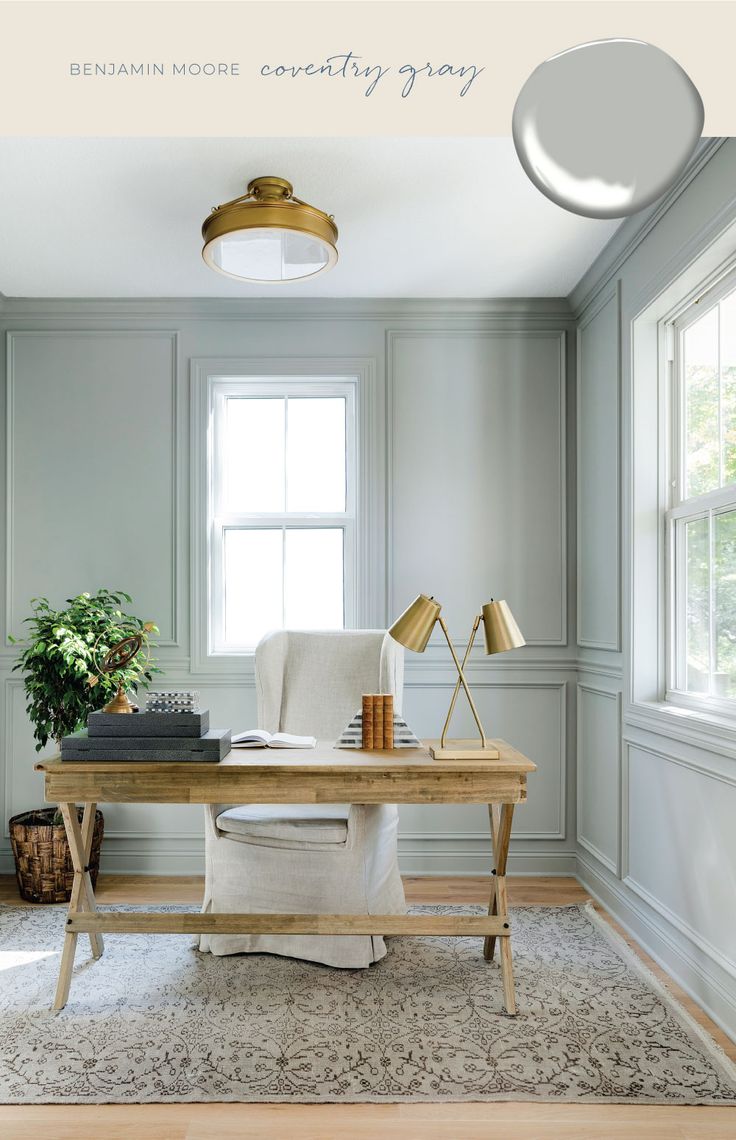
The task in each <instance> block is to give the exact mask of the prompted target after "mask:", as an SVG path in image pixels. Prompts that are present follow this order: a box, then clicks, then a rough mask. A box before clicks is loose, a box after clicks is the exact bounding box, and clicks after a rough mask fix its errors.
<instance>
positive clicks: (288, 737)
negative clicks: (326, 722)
mask: <svg viewBox="0 0 736 1140" xmlns="http://www.w3.org/2000/svg"><path fill="white" fill-rule="evenodd" d="M316 743H317V739H316V737H314V736H292V734H291V733H290V732H274V733H270V732H266V730H265V728H249V729H248V730H247V732H238V733H236V735H235V736H234V737H233V738H232V740H231V741H230V744H231V747H232V748H314V746H315V745H316Z"/></svg>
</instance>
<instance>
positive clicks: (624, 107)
mask: <svg viewBox="0 0 736 1140" xmlns="http://www.w3.org/2000/svg"><path fill="white" fill-rule="evenodd" d="M704 117H705V116H704V110H703V102H702V99H701V98H700V95H699V93H698V90H697V88H696V87H695V85H694V84H693V82H692V80H691V79H690V78H689V76H688V75H687V74H686V73H685V72H684V71H683V70H682V68H681V67H680V65H679V64H678V63H676V62H675V60H674V59H672V57H671V56H669V55H667V53H666V52H664V51H661V50H660V48H657V47H654V45H653V44H648V43H643V42H642V41H641V40H629V39H610V40H596V41H594V42H592V43H587V44H580V45H579V46H578V47H573V48H570V49H568V50H567V51H563V52H560V53H559V55H554V56H552V57H551V58H550V59H548V60H546V61H545V62H544V63H542V64H540V66H539V67H538V68H536V70H535V71H533V72H532V74H531V75H530V76H529V78H528V79H527V81H526V83H525V84H524V86H523V87H522V89H521V92H520V94H519V97H518V99H517V101H516V105H515V107H514V113H513V119H512V133H513V138H514V146H515V147H516V153H517V154H518V156H519V160H520V162H521V165H522V166H523V168H524V170H525V172H526V174H527V175H528V177H529V178H530V179H531V181H532V182H533V183H534V185H535V186H536V187H537V188H538V189H539V190H541V192H542V193H543V194H545V195H546V196H547V197H548V198H550V199H551V200H552V201H553V202H556V203H557V205H559V206H562V207H564V209H566V210H569V211H570V212H571V213H573V214H581V215H582V216H583V217H588V218H623V217H628V215H629V214H634V213H636V212H637V210H641V209H643V208H644V207H645V206H648V205H649V204H650V203H651V202H654V201H655V200H656V199H657V198H659V197H660V196H661V195H662V194H664V193H665V191H666V190H667V189H668V188H669V187H670V186H671V185H672V184H673V182H675V180H676V179H677V178H678V176H679V175H680V174H681V173H682V171H683V170H684V168H685V166H686V165H687V163H688V161H689V160H690V158H691V156H692V154H693V152H694V150H695V147H696V146H697V144H698V140H699V139H700V136H701V133H702V130H703V121H704Z"/></svg>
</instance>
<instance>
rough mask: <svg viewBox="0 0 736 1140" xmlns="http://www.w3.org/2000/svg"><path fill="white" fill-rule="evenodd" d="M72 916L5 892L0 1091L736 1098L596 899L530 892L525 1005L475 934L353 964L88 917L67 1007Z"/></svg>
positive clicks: (32, 1099)
mask: <svg viewBox="0 0 736 1140" xmlns="http://www.w3.org/2000/svg"><path fill="white" fill-rule="evenodd" d="M115 909H123V908H115ZM124 909H137V908H124ZM162 909H167V910H189V909H191V908H189V907H166V908H162ZM414 909H415V911H420V912H428V911H429V912H433V913H441V914H446V913H452V910H453V908H450V907H419V908H414ZM461 910H462V912H463V913H466V914H467V913H471V914H472V913H482V911H481V908H479V907H463V908H461ZM63 928H64V910H63V909H62V908H59V907H53V908H49V907H38V908H22V907H1V908H0V1103H3V1104H42V1103H45V1104H56V1103H65V1102H66V1103H79V1104H83V1103H95V1104H100V1103H111V1104H127V1103H136V1102H141V1101H145V1102H165V1103H171V1102H175V1101H190V1102H191V1101H243V1102H248V1101H251V1102H254V1101H299V1102H319V1101H322V1102H326V1101H344V1102H362V1101H457V1100H475V1101H486V1100H488V1101H494V1100H496V1101H498V1100H549V1101H558V1102H560V1101H577V1102H599V1103H605V1102H635V1103H639V1104H672V1105H677V1104H711V1105H724V1104H730V1105H733V1104H736V1067H735V1066H733V1065H732V1064H731V1063H730V1061H729V1060H728V1059H727V1057H726V1056H725V1054H724V1053H722V1051H721V1050H719V1049H718V1047H717V1046H716V1045H715V1043H714V1042H713V1041H712V1040H711V1039H710V1038H709V1037H708V1036H707V1035H706V1034H705V1033H704V1032H703V1031H702V1030H701V1029H699V1027H698V1026H697V1025H696V1024H695V1022H693V1021H692V1019H691V1018H689V1017H688V1015H687V1014H686V1013H685V1012H684V1011H683V1010H682V1009H681V1008H680V1007H679V1006H677V1005H676V1004H675V1003H674V1002H673V1001H672V999H671V998H670V997H669V996H668V995H667V993H666V991H665V990H664V988H663V987H662V986H661V985H660V984H659V982H658V981H657V980H656V979H655V978H654V976H653V975H652V974H650V973H649V971H647V970H646V969H645V967H644V966H643V965H642V964H641V963H640V961H639V960H638V959H637V958H636V956H635V955H634V954H632V953H631V951H630V950H629V949H628V947H627V946H626V944H625V943H624V942H623V940H622V939H620V938H618V936H616V935H615V934H613V933H612V932H611V931H610V929H609V928H608V927H607V926H606V925H605V924H604V923H603V922H602V921H601V920H600V919H599V918H598V917H597V916H596V915H595V913H594V912H593V910H592V908H587V907H580V906H567V907H529V908H521V909H518V910H516V911H515V912H514V929H515V935H514V957H515V970H516V980H517V1000H518V1003H519V1008H520V1011H521V1012H520V1014H519V1016H517V1017H509V1016H508V1015H507V1014H505V1013H504V1012H503V1007H502V988H501V978H500V971H499V967H498V964H497V962H494V963H493V964H489V963H486V962H484V961H483V958H482V955H481V941H480V939H477V938H457V939H453V938H394V939H392V940H391V941H390V943H389V953H388V955H387V956H386V958H384V959H383V961H381V962H379V963H378V964H377V965H375V966H372V967H371V968H370V969H368V970H336V969H330V968H327V967H324V966H316V965H310V964H308V963H305V962H297V961H293V960H290V959H283V958H276V957H269V956H268V955H240V956H233V957H229V958H215V957H213V956H212V955H210V954H200V953H199V952H198V951H196V950H194V949H193V948H192V944H191V940H190V939H189V938H186V937H182V936H180V935H164V936H162V935H158V936H152V935H119V936H117V937H115V936H107V939H106V950H105V955H104V957H103V958H102V959H101V960H100V961H98V962H95V963H93V962H92V960H91V959H90V958H89V956H88V955H89V948H88V947H89V944H88V942H87V939H86V938H84V937H80V945H79V949H78V952H77V954H78V959H79V962H80V964H79V965H78V966H77V968H76V971H75V976H74V981H73V983H72V990H71V998H70V1002H69V1005H68V1006H67V1007H66V1009H65V1010H63V1011H62V1012H61V1013H60V1014H56V1015H55V1014H53V1013H52V1012H51V1011H50V1009H49V1005H50V1002H51V1000H52V997H53V993H54V988H55V984H56V974H57V969H58V965H59V947H60V945H61V939H62V935H63Z"/></svg>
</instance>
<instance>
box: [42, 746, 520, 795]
mask: <svg viewBox="0 0 736 1140" xmlns="http://www.w3.org/2000/svg"><path fill="white" fill-rule="evenodd" d="M491 743H492V744H493V745H494V746H495V747H497V748H498V751H499V758H498V759H497V760H434V759H432V757H431V756H430V754H429V751H428V749H427V748H426V747H425V746H422V747H421V748H402V749H394V750H384V749H380V750H378V749H375V750H371V751H363V750H362V749H360V750H358V749H355V750H352V749H337V748H335V745H334V742H333V741H319V742H318V743H317V746H316V747H315V748H288V749H287V748H280V749H277V748H239V749H232V750H231V751H230V752H229V753H228V755H227V756H226V757H225V758H224V760H221V761H220V762H219V763H217V764H212V763H197V762H191V761H186V762H183V763H176V762H175V761H173V762H163V761H160V762H157V763H153V762H152V763H145V762H138V761H135V762H131V761H128V762H127V763H126V762H125V761H124V760H120V761H116V760H114V761H106V760H94V759H90V760H71V761H70V760H61V759H59V758H56V757H55V758H54V759H52V760H46V761H41V762H40V763H39V764H37V765H36V770H37V771H41V772H43V773H44V776H45V783H46V800H47V801H48V802H51V803H59V802H69V803H71V802H73V801H78V802H79V801H86V802H95V803H116V802H117V803H238V802H240V803H492V802H497V803H500V802H519V801H520V800H523V799H525V798H526V775H527V773H528V772H533V771H534V770H535V768H536V765H535V764H534V763H533V762H532V761H531V760H529V759H528V758H527V757H526V756H524V755H522V753H521V752H519V751H517V749H515V748H513V747H512V746H511V745H510V744H507V743H506V741H504V740H494V741H492V742H491Z"/></svg>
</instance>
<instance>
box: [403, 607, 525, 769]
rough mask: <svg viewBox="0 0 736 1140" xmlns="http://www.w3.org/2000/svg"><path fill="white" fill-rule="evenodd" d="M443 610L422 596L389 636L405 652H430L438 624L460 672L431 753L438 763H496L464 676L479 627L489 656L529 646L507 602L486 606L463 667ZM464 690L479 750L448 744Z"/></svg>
mask: <svg viewBox="0 0 736 1140" xmlns="http://www.w3.org/2000/svg"><path fill="white" fill-rule="evenodd" d="M441 609H442V606H441V605H440V604H439V602H436V601H435V600H434V598H428V597H427V595H426V594H420V595H419V597H417V598H415V599H414V601H413V602H412V603H411V605H410V606H409V608H408V609H406V610H404V612H403V614H402V615H401V617H399V618H397V619H396V621H395V622H394V624H393V625H392V626H391V628H390V629H389V631H388V632H389V633H390V634H391V636H392V637H393V638H394V640H395V641H398V642H399V644H400V645H403V646H404V647H405V648H406V649H411V650H412V652H414V653H424V650H425V649H426V648H427V643H428V642H429V639H430V637H431V635H432V630H433V629H434V627H435V624H436V623H437V622H439V624H440V629H441V630H442V632H443V633H444V635H445V640H446V641H447V644H448V646H449V648H450V653H451V654H452V660H453V661H454V663H455V668H456V669H457V681H456V683H455V691H454V692H453V694H452V700H451V701H450V707H449V709H448V711H447V717H446V719H445V724H444V727H443V729H442V736H441V737H440V739H439V741H436V742H432V743H431V744H430V749H429V751H430V753H431V755H432V757H433V758H434V759H435V760H472V759H481V758H482V759H484V760H497V759H498V749H497V748H494V747H493V746H492V745H489V743H488V739H487V737H486V734H485V729H484V728H483V725H482V724H481V719H480V717H479V715H478V710H477V709H476V707H475V701H474V700H473V697H472V695H471V692H470V689H469V687H468V683H467V681H466V680H465V673H464V672H463V670H464V668H465V665H466V664H467V661H468V658H469V657H470V653H471V650H472V648H473V642H474V641H475V635H476V633H477V632H478V626H479V625H480V623H481V622H483V632H484V635H485V647H486V653H488V654H491V653H505V652H506V650H508V649H518V648H519V647H520V646H522V645H525V644H526V642H525V641H524V638H523V637H522V634H521V630H520V629H519V627H518V625H517V624H516V621H515V620H514V617H513V614H512V613H511V610H510V609H509V607H508V605H507V604H506V602H504V601H499V602H494V601H493V600H491V601H490V602H486V604H485V605H484V606H483V608H482V611H481V613H480V614H478V615H477V616H476V618H475V621H474V622H473V629H472V631H471V634H470V639H469V641H468V646H467V649H466V650H465V656H464V657H463V660H462V664H461V663H460V662H459V661H458V657H457V654H456V652H455V647H454V645H453V644H452V641H451V640H450V634H449V631H448V629H447V625H446V623H445V619H444V618H443V617H442V615H441V612H440V611H441ZM461 688H463V689H464V690H465V696H466V697H467V698H468V704H469V705H470V711H471V712H472V714H473V719H474V720H475V723H476V725H477V726H478V732H479V733H480V746H478V745H476V744H473V742H472V741H452V740H451V741H449V742H447V740H446V737H447V729H448V728H449V725H450V720H451V718H452V714H453V712H454V711H455V703H456V701H457V698H458V693H459V692H460V689H461Z"/></svg>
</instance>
